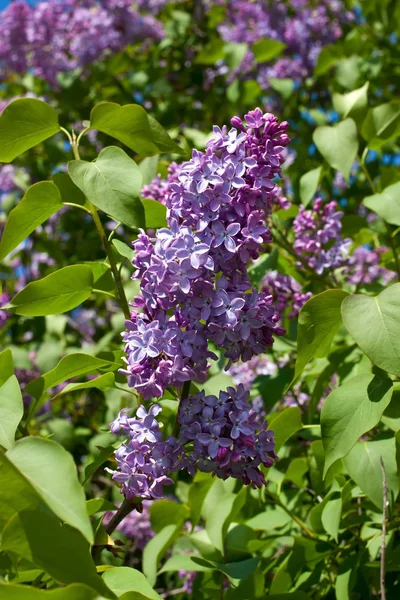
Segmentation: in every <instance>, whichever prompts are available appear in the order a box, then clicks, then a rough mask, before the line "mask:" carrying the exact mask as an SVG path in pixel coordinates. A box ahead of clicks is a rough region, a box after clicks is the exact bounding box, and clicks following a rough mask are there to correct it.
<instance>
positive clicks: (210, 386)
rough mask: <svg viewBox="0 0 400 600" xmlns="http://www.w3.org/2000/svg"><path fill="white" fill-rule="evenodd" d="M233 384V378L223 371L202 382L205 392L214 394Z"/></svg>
mask: <svg viewBox="0 0 400 600" xmlns="http://www.w3.org/2000/svg"><path fill="white" fill-rule="evenodd" d="M232 385H233V379H232V377H231V376H230V375H228V374H227V373H225V372H222V373H218V374H217V375H213V376H212V377H210V378H209V379H207V381H206V382H205V383H204V384H203V389H204V391H205V392H206V394H216V395H217V396H218V394H219V392H220V391H221V390H226V388H227V387H229V386H232Z"/></svg>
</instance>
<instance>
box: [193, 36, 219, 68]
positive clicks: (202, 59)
mask: <svg viewBox="0 0 400 600" xmlns="http://www.w3.org/2000/svg"><path fill="white" fill-rule="evenodd" d="M224 57H225V42H224V41H223V40H221V39H215V40H212V41H211V42H210V43H208V44H206V45H205V46H203V48H202V49H201V50H200V52H199V53H198V55H197V56H196V58H195V61H194V62H195V64H198V65H213V64H215V63H216V62H217V61H218V60H222V59H223V58H224Z"/></svg>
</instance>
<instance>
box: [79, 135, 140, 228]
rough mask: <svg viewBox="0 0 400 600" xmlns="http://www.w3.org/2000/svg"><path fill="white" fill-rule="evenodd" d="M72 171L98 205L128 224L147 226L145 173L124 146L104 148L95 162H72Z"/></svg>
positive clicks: (130, 225)
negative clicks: (143, 200)
mask: <svg viewBox="0 0 400 600" xmlns="http://www.w3.org/2000/svg"><path fill="white" fill-rule="evenodd" d="M68 173H69V174H70V176H71V179H72V181H73V182H74V183H75V185H77V186H78V187H79V189H80V190H82V192H83V193H84V194H85V196H86V197H87V198H88V200H89V201H90V202H91V203H92V204H94V205H95V206H96V207H97V208H100V209H101V210H103V211H104V212H105V213H107V214H108V215H110V216H111V217H113V219H115V220H116V221H120V222H121V223H123V224H124V225H128V227H135V228H139V227H144V226H145V220H144V209H143V205H142V203H141V201H140V199H139V193H140V190H141V187H142V174H141V172H140V170H139V167H138V166H137V164H136V163H135V162H134V161H133V160H132V159H131V158H129V156H128V155H127V154H126V153H125V152H124V151H123V150H122V149H121V148H117V147H116V146H109V147H108V148H104V149H103V150H102V151H101V152H100V154H99V156H98V157H97V159H96V160H95V161H94V162H87V161H84V160H73V161H71V162H69V163H68Z"/></svg>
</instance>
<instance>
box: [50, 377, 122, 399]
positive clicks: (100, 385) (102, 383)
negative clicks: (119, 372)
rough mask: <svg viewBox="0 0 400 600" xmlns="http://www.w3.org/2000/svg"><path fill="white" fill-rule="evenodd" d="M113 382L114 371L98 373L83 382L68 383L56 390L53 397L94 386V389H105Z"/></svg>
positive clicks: (110, 386)
mask: <svg viewBox="0 0 400 600" xmlns="http://www.w3.org/2000/svg"><path fill="white" fill-rule="evenodd" d="M114 383H115V375H114V373H104V375H100V376H99V377H96V378H95V379H90V381H85V382H83V383H69V384H68V385H66V386H65V388H63V389H62V390H61V392H58V393H57V395H56V396H55V397H56V398H58V397H59V396H63V395H64V394H69V393H70V392H76V391H78V390H90V389H92V388H96V390H103V391H107V390H109V389H110V388H112V387H114Z"/></svg>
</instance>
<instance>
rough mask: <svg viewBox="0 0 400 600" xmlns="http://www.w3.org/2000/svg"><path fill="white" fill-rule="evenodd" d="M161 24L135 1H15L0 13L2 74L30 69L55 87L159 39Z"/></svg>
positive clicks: (161, 34)
mask: <svg viewBox="0 0 400 600" xmlns="http://www.w3.org/2000/svg"><path fill="white" fill-rule="evenodd" d="M163 35H164V32H163V29H162V26H161V23H160V22H159V21H158V20H157V19H155V18H154V17H153V16H152V15H150V14H139V13H138V12H137V11H136V10H134V8H133V3H132V2H131V0H107V1H105V0H49V1H48V2H39V3H38V4H36V5H35V6H30V5H29V4H28V2H25V1H24V0H16V1H15V2H11V3H10V4H9V6H8V7H7V8H5V9H4V10H3V11H2V12H1V13H0V74H2V75H6V74H7V73H9V72H16V73H26V72H28V71H31V72H32V73H33V74H34V75H36V76H38V77H41V78H42V79H44V80H46V81H48V82H49V83H51V84H52V85H57V74H58V73H60V72H66V71H73V70H75V69H78V68H82V67H85V66H86V65H88V64H89V63H91V62H93V61H97V60H101V59H103V58H105V57H107V56H108V55H110V54H114V53H116V52H119V51H121V50H123V49H124V48H125V47H126V46H128V45H129V44H133V43H137V42H140V41H143V40H146V39H153V40H157V39H161V38H162V37H163Z"/></svg>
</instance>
